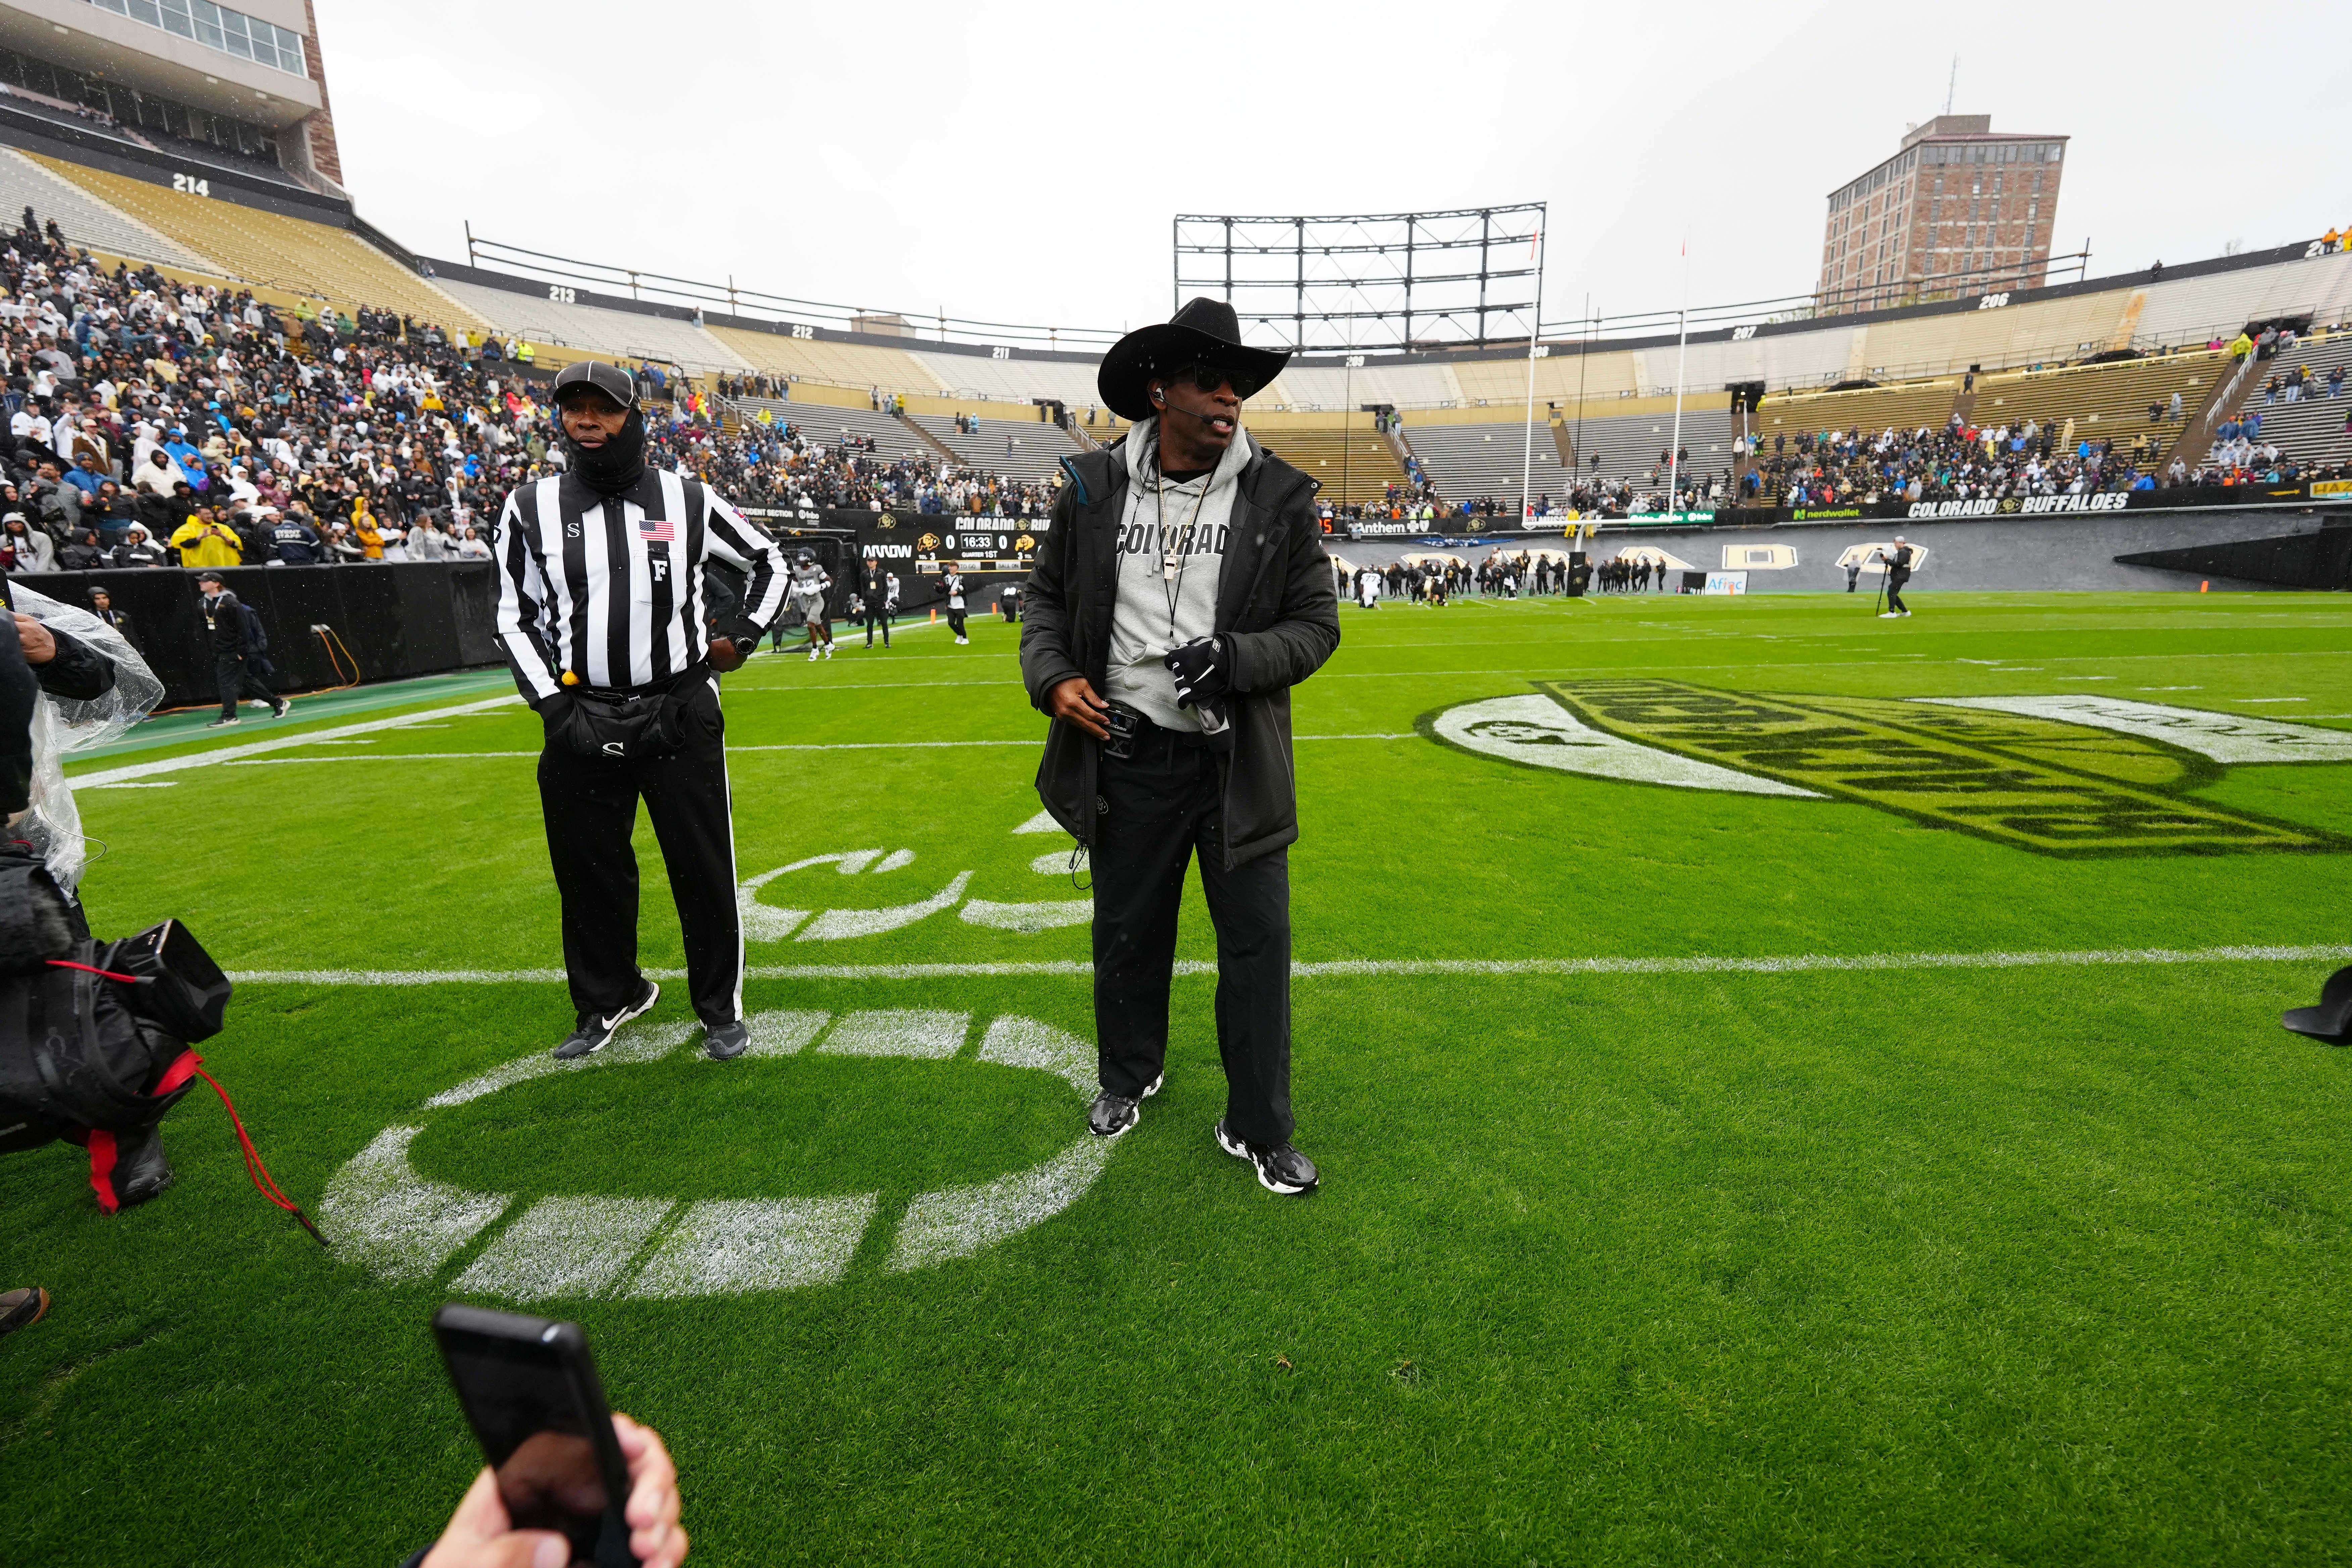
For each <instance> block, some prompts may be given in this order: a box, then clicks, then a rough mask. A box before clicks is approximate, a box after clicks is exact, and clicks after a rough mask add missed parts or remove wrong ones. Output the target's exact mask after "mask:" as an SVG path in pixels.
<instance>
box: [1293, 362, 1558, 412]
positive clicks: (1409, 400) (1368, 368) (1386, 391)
mask: <svg viewBox="0 0 2352 1568" xmlns="http://www.w3.org/2000/svg"><path fill="white" fill-rule="evenodd" d="M1521 375H1522V381H1524V379H1525V366H1524V364H1522V366H1521ZM1521 390H1522V391H1524V390H1525V388H1524V386H1522V389H1521ZM1259 398H1260V400H1262V401H1268V400H1270V401H1271V402H1273V403H1274V404H1275V405H1276V406H1279V407H1283V408H1288V409H1294V410H1301V411H1305V410H1312V409H1331V410H1339V409H1343V408H1354V409H1364V408H1369V407H1373V406H1376V405H1384V406H1387V407H1391V408H1445V407H1453V406H1455V405H1460V404H1461V403H1463V402H1464V401H1465V394H1464V392H1463V390H1462V383H1461V382H1460V380H1459V379H1458V378H1456V376H1455V375H1454V367H1453V366H1452V365H1448V364H1396V365H1383V364H1378V363H1367V364H1363V365H1360V366H1359V367H1357V368H1356V369H1354V370H1352V371H1351V370H1349V369H1348V368H1346V367H1345V366H1335V365H1323V364H1318V365H1302V364H1297V363H1293V364H1291V365H1289V366H1288V367H1286V369H1285V370H1284V371H1283V373H1282V374H1281V375H1279V376H1277V377H1276V379H1275V382H1274V384H1273V385H1272V386H1269V387H1267V388H1266V389H1265V391H1264V392H1263V393H1260V394H1259Z"/></svg>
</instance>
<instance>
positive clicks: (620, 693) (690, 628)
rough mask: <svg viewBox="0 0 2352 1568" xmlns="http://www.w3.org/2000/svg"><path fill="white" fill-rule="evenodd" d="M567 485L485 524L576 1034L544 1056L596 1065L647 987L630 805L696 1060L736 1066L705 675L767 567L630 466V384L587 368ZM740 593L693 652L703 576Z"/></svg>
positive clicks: (748, 617)
mask: <svg viewBox="0 0 2352 1568" xmlns="http://www.w3.org/2000/svg"><path fill="white" fill-rule="evenodd" d="M555 404H556V407H557V409H558V410H559V411H560V412H561V415H562V424H563V448H564V454H565V458H566V463H567V466H566V468H565V471H564V472H563V473H562V474H560V475H555V476H551V477H550V478H547V479H539V480H536V481H534V482H532V483H530V484H527V485H524V486H522V487H520V489H516V490H514V491H513V492H512V493H511V494H509V496H508V497H507V500H506V506H505V507H504V509H503V510H501V511H500V512H499V536H498V563H499V613H498V626H499V642H500V644H501V646H502V647H504V649H505V651H506V656H507V661H508V663H509V664H510V665H512V666H513V668H514V676H515V684H516V685H518V686H520V688H521V689H522V695H523V700H525V701H527V702H529V703H530V705H531V707H532V708H533V709H534V710H537V712H538V713H539V716H540V718H541V721H543V722H544V724H545V726H546V731H547V740H546V745H545V746H544V748H543V749H542V750H541V752H540V757H539V797H540V805H541V810H542V811H543V812H544V814H545V816H546V818H547V849H548V857H549V858H550V859H551V861H552V862H553V863H554V868H555V886H556V890H557V892H558V893H559V894H561V895H562V900H563V968H564V973H565V975H566V976H567V977H568V979H569V980H570V982H571V985H572V1007H573V1009H574V1010H575V1011H576V1013H577V1014H578V1022H577V1026H576V1027H575V1028H573V1030H572V1034H571V1036H570V1037H568V1038H566V1039H565V1040H564V1041H563V1043H562V1045H560V1046H557V1047H555V1054H556V1056H557V1057H558V1058H564V1059H569V1058H573V1057H584V1056H586V1055H588V1054H589V1053H590V1052H591V1051H596V1050H602V1049H603V1048H604V1047H605V1046H606V1045H607V1044H609V1043H610V1042H611V1040H612V1038H613V1036H614V1033H615V1032H616V1031H617V1030H618V1029H619V1028H620V1026H622V1025H623V1024H625V1023H627V1022H628V1021H629V1020H630V1019H632V1018H634V1017H636V1016H638V1015H639V1014H641V1013H643V1012H645V1011H646V1009H647V1008H649V1007H651V1006H652V1005H654V1002H655V1000H656V998H657V997H659V996H660V994H661V988H660V987H659V986H657V985H656V984H654V983H653V982H652V981H650V980H648V979H646V976H645V974H644V973H642V972H641V971H640V970H639V969H638V968H637V861H636V856H635V851H634V850H633V849H632V848H631V847H630V843H629V835H630V831H631V829H632V828H633V827H634V826H635V824H636V817H637V802H638V800H639V799H640V798H642V799H643V800H644V801H645V803H646V815H647V816H650V817H651V818H652V819H653V825H654V837H656V839H657V840H659V842H660V844H661V852H662V859H663V861H664V862H665V864H666V865H667V868H668V871H669V885H670V892H671V895H672V897H674V898H675V899H676V900H677V918H678V924H679V925H680V926H681V927H682V928H683V929H684V931H685V936H686V974H687V990H688V995H689V996H690V998H691V999H692V1001H693V1004H694V1011H695V1015H696V1016H698V1017H699V1018H700V1019H701V1020H702V1024H703V1049H704V1050H705V1051H707V1052H708V1053H709V1055H710V1056H712V1057H713V1058H717V1059H719V1060H721V1061H725V1060H727V1059H729V1058H734V1057H739V1056H741V1055H742V1054H743V1051H744V1048H745V1047H747V1046H748V1045H750V1043H751V1033H750V1031H749V1030H748V1029H746V1028H745V1027H744V1025H743V931H742V926H741V923H740V919H739V917H738V916H737V913H736V908H735V825H734V820H733V816H732V804H731V802H730V797H729V794H728V788H727V752H726V721H725V720H724V718H723V717H722V715H721V714H720V712H719V678H718V675H717V674H715V673H714V671H723V670H730V669H734V668H738V667H739V666H740V665H741V664H742V662H743V660H744V658H745V657H746V656H747V655H749V654H750V653H751V650H752V649H754V648H756V647H758V646H759V640H760V632H761V626H764V625H765V624H766V623H768V622H770V621H772V620H773V619H774V618H775V617H776V616H777V614H778V612H779V611H780V610H781V609H782V605H783V596H784V584H785V581H786V572H785V567H784V558H783V552H782V551H781V550H779V549H778V548H777V547H776V546H775V544H774V543H772V542H770V541H769V540H767V539H766V538H764V537H763V536H761V534H760V532H759V531H757V530H755V529H753V528H752V527H751V524H750V523H748V522H746V521H744V520H743V518H742V517H741V515H740V514H739V513H738V512H737V511H736V510H735V509H734V508H733V507H731V506H730V505H728V504H727V502H726V501H725V500H721V499H720V498H719V496H718V495H717V494H715V493H714V492H713V491H711V490H710V489H709V488H708V487H707V486H705V485H702V484H700V483H698V482H697V481H696V480H693V479H687V478H685V477H683V476H682V475H678V474H675V473H663V472H660V471H657V470H652V469H648V468H646V458H645V454H646V420H645V411H644V410H643V409H641V408H640V407H638V406H637V390H636V385H635V382H633V381H632V380H631V379H630V378H629V376H628V375H627V374H625V373H624V372H622V371H620V370H617V369H615V368H614V366H612V365H609V364H604V363H598V362H596V361H594V360H583V361H582V362H580V363H576V364H571V365H566V366H565V367H564V368H563V370H562V373H561V374H558V375H557V376H556V378H555ZM713 561H717V562H723V563H727V564H728V565H730V566H732V567H735V568H737V569H738V570H740V571H743V572H747V573H749V574H751V581H750V582H749V583H748V584H746V585H745V587H744V591H743V603H742V608H741V611H740V614H739V615H738V616H735V617H734V618H733V619H732V620H730V621H722V622H721V623H720V624H719V626H718V627H717V628H716V629H717V631H718V632H719V634H720V635H719V636H717V637H713V638H711V640H709V642H708V644H707V645H706V643H705V640H704V639H705V635H706V634H705V632H704V626H705V622H704V604H703V571H702V569H703V566H704V565H705V564H706V563H709V562H713Z"/></svg>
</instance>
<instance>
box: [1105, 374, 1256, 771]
mask: <svg viewBox="0 0 2352 1568" xmlns="http://www.w3.org/2000/svg"><path fill="white" fill-rule="evenodd" d="M1119 452H1120V455H1121V456H1123V457H1124V458H1126V459H1127V478H1128V484H1127V506H1126V509H1125V510H1124V512H1123V514H1122V516H1121V519H1120V523H1119V537H1118V603H1117V605H1116V606H1115V607H1114V608H1113V610H1112V612H1111V623H1110V668H1109V680H1108V685H1107V686H1106V687H1105V688H1104V691H1103V695H1105V696H1106V697H1108V698H1110V699H1111V700H1113V701H1117V702H1124V703H1126V704H1127V705H1128V706H1129V707H1130V708H1133V709H1136V710H1139V711H1140V712H1142V713H1143V714H1144V715H1145V716H1146V717H1148V718H1150V721H1152V722H1153V723H1155V724H1157V725H1159V726H1160V728H1161V729H1163V730H1198V729H1200V727H1201V721H1200V719H1199V718H1198V717H1197V716H1196V715H1195V714H1194V713H1193V711H1192V710H1191V709H1190V708H1179V707H1177V706H1176V678H1175V677H1174V676H1173V675H1171V674H1170V673H1169V670H1168V667H1167V666H1166V665H1164V664H1162V663H1161V662H1160V656H1161V655H1163V654H1165V653H1166V652H1167V651H1168V650H1169V649H1170V648H1172V647H1178V646H1180V645H1181V644H1183V643H1188V642H1191V641H1192V639H1193V638H1194V637H1208V636H1210V635H1211V634H1213V632H1214V631H1215V630H1216V618H1217V578H1218V574H1219V572H1220V571H1221V569H1222V568H1223V564H1224V558H1225V545H1226V543H1227V542H1228V540H1229V539H1230V537H1231V533H1232V526H1231V525H1232V522H1233V514H1234V485H1235V481H1237V480H1238V479H1240V477H1241V471H1242V469H1243V468H1245V467H1247V466H1248V464H1249V460H1250V452H1251V446H1250V438H1249V435H1248V433H1247V432H1246V431H1244V430H1242V429H1240V428H1238V427H1236V428H1235V429H1234V439H1233V443H1232V445H1230V446H1228V447H1226V448H1225V453H1224V456H1223V458H1219V459H1218V462H1217V466H1216V468H1214V469H1213V470H1212V471H1210V472H1209V473H1206V474H1203V475H1202V476H1201V477H1200V478H1199V479H1194V480H1192V482H1191V483H1189V484H1181V485H1164V486H1163V485H1162V483H1161V482H1160V422H1159V420H1158V419H1156V418H1153V419H1144V420H1139V421H1138V422H1137V424H1136V426H1135V428H1134V429H1133V430H1131V431H1130V432H1129V434H1128V437H1127V443H1126V445H1125V446H1123V447H1120V448H1119ZM1163 491H1164V493H1165V495H1166V498H1167V507H1168V513H1167V517H1166V519H1165V520H1164V522H1163V520H1162V518H1161V516H1160V498H1161V495H1162V493H1163ZM1171 551H1172V552H1175V553H1176V557H1177V561H1178V563H1179V565H1178V570H1177V573H1176V575H1175V576H1174V578H1173V579H1171V577H1170V576H1169V574H1168V572H1167V558H1168V555H1169V553H1170V552H1171Z"/></svg>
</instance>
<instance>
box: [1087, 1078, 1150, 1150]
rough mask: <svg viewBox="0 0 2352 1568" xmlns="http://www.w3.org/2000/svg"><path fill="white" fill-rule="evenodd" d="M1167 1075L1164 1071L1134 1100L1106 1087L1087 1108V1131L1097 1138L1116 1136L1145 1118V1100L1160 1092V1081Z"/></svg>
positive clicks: (1144, 1087) (1145, 1086)
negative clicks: (1114, 1092)
mask: <svg viewBox="0 0 2352 1568" xmlns="http://www.w3.org/2000/svg"><path fill="white" fill-rule="evenodd" d="M1167 1076H1168V1075H1167V1074H1166V1073H1162V1074H1160V1077H1159V1078H1155V1079H1152V1080H1151V1081H1150V1083H1147V1084H1145V1085H1144V1086H1143V1092H1142V1093H1141V1094H1139V1095H1137V1096H1136V1097H1135V1098H1134V1099H1133V1100H1129V1098H1128V1097H1127V1096H1125V1095H1123V1094H1113V1093H1112V1092H1111V1091H1110V1090H1108V1089H1104V1090H1103V1091H1102V1092H1101V1093H1100V1094H1098V1095H1097V1096H1095V1102H1094V1104H1093V1105H1091V1106H1089V1107H1088V1108H1087V1131H1089V1132H1091V1133H1093V1134H1094V1135H1095V1136H1096V1137H1097V1138H1116V1137H1118V1135H1119V1134H1120V1133H1122V1132H1125V1131H1127V1130H1128V1129H1129V1128H1130V1127H1132V1126H1134V1125H1135V1124H1136V1123H1137V1122H1139V1121H1142V1120H1143V1102H1144V1101H1145V1100H1149V1099H1150V1098H1151V1097H1152V1096H1153V1095H1155V1094H1158V1093H1159V1092H1160V1082H1161V1080H1162V1079H1165V1078H1166V1077H1167Z"/></svg>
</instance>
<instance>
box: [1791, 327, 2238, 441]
mask: <svg viewBox="0 0 2352 1568" xmlns="http://www.w3.org/2000/svg"><path fill="white" fill-rule="evenodd" d="M2230 369H2231V364H2230V361H2229V359H2228V357H2227V356H2226V355H2223V354H2221V353H2212V352H2208V351H2206V350H2203V349H2200V350H2198V351H2196V352H2194V353H2182V354H2167V355H2161V356H2155V357H2150V358H2147V359H2137V360H2118V361H2114V362H2111V363H2106V364H2094V365H2075V366H2069V367H2066V368H2062V369H2053V370H2024V371H2011V372H2007V373H2003V374H1995V375H1989V376H1983V377H1980V378H1979V380H1978V382H1977V395H1976V405H1975V408H1974V411H1973V418H1974V420H1975V422H1976V423H1977V424H1979V425H1980V426H1998V425H2017V424H2022V423H2023V422H2024V421H2025V420H2027V419H2029V418H2030V419H2034V420H2037V421H2039V422H2040V423H2042V424H2044V425H2056V426H2059V427H2060V428H2061V429H2062V430H2063V429H2066V428H2071V429H2072V430H2073V431H2074V435H2075V437H2077V439H2105V440H2117V441H2132V440H2135V439H2137V438H2138V437H2148V438H2149V439H2150V440H2151V441H2154V442H2157V443H2159V444H2169V442H2170V441H2171V440H2172V438H2173V437H2175V436H2177V435H2178V434H2179V423H2180V422H2181V421H2185V420H2186V419H2187V418H2188V417H2189V416H2192V415H2194V414H2195V413H2196V412H2197V410H2198V409H2199V408H2200V406H2201V405H2203V403H2204V400H2205V398H2206V396H2207V395H2209V394H2210V393H2211V391H2212V390H2213V382H2214V378H2215V377H2216V376H2221V375H2227V374H2229V372H2230ZM2176 393H2178V394H2179V396H2180V400H2181V408H2182V413H2181V416H2180V420H2175V419H2173V418H2172V416H2171V401H2172V397H2173V395H2174V394H2176ZM2150 405H2159V406H2161V407H2162V408H2163V409H2164V410H2165V414H2166V417H2165V418H2163V419H2159V420H2151V419H2149V417H2148V408H2149V406H2150ZM1768 406H1769V405H1768Z"/></svg>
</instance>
